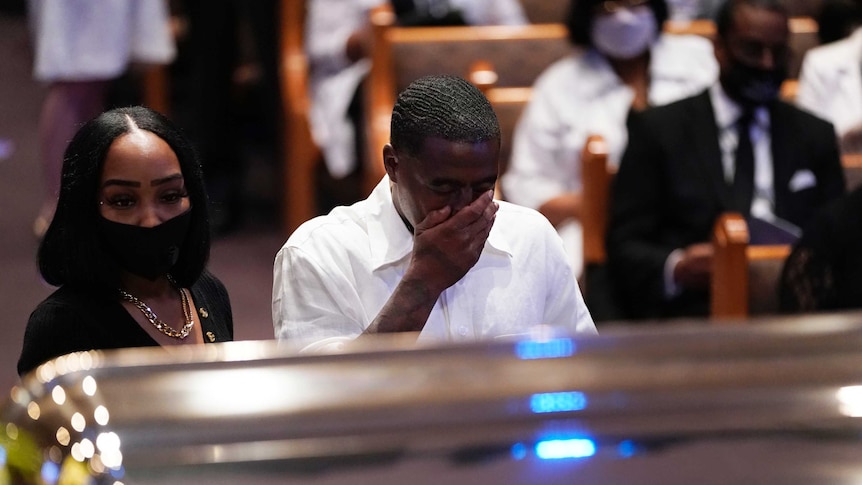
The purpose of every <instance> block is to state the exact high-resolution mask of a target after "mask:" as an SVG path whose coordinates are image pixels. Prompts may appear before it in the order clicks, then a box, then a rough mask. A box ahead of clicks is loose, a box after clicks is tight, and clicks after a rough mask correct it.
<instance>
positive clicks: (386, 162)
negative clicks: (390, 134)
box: [383, 143, 399, 183]
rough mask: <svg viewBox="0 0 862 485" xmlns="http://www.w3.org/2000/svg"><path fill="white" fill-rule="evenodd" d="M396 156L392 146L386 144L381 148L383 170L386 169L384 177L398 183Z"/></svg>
mask: <svg viewBox="0 0 862 485" xmlns="http://www.w3.org/2000/svg"><path fill="white" fill-rule="evenodd" d="M398 163H399V162H398V155H397V154H396V153H395V149H394V148H392V145H390V144H388V143H387V144H386V145H384V146H383V168H384V169H386V175H388V176H389V180H390V181H392V182H395V183H398Z"/></svg>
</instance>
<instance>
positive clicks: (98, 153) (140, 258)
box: [18, 107, 233, 375]
mask: <svg viewBox="0 0 862 485" xmlns="http://www.w3.org/2000/svg"><path fill="white" fill-rule="evenodd" d="M209 232H210V227H209V213H208V208H207V197H206V191H205V188H204V183H203V177H202V175H201V167H200V163H199V161H198V159H197V157H196V155H195V151H194V149H193V148H192V146H191V144H190V143H189V142H188V140H186V139H185V138H184V136H183V135H182V134H181V133H180V132H179V130H178V129H177V128H176V127H175V126H174V125H173V124H172V123H171V122H170V121H168V120H167V118H165V117H164V116H162V115H160V114H158V113H156V112H155V111H152V110H150V109H148V108H144V107H131V108H118V109H114V110H111V111H108V112H106V113H103V114H101V115H100V116H99V117H97V118H95V119H94V120H91V121H90V122H88V123H86V124H85V125H84V126H83V127H81V129H80V130H79V131H78V132H77V134H75V136H74V138H73V139H72V141H71V143H69V147H68V149H67V150H66V151H65V158H64V161H63V172H62V183H61V186H60V196H59V201H58V204H57V211H56V214H55V215H54V218H53V219H52V221H51V224H50V225H49V226H48V230H47V232H46V233H45V237H44V238H43V239H42V244H41V246H40V247H39V271H40V272H41V274H42V276H43V277H44V278H45V281H46V282H48V283H49V284H51V285H54V286H58V287H59V288H58V289H57V291H55V292H54V293H52V294H51V295H50V296H49V297H48V298H46V299H45V300H44V301H43V302H42V303H40V304H39V305H38V306H37V307H36V309H35V310H34V311H33V313H32V314H31V315H30V319H29V321H28V322H27V330H26V332H25V334H24V344H23V349H22V351H21V358H20V360H19V361H18V374H19V375H24V374H25V373H27V372H29V371H30V370H32V369H34V368H35V367H36V366H37V365H39V364H41V363H42V362H45V361H47V360H49V359H52V358H54V357H59V356H61V355H65V354H68V353H70V352H75V351H85V350H93V349H117V348H126V347H145V346H172V345H181V344H203V343H205V342H219V341H221V342H223V341H228V340H232V339H233V315H232V312H231V306H230V300H229V298H228V295H227V290H226V289H225V287H224V285H222V283H221V282H220V281H219V280H218V279H216V278H215V277H214V276H213V275H211V274H210V273H209V272H207V271H206V265H207V261H208V260H209V252H210V234H209Z"/></svg>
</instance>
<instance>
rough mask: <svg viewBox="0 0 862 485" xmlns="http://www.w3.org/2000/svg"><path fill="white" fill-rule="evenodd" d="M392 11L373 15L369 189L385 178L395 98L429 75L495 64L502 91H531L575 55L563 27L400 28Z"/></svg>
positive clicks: (368, 107)
mask: <svg viewBox="0 0 862 485" xmlns="http://www.w3.org/2000/svg"><path fill="white" fill-rule="evenodd" d="M394 22H395V15H394V13H393V12H392V10H391V7H389V6H388V5H384V6H381V7H378V8H377V9H375V10H374V11H373V12H372V14H371V24H372V30H373V48H372V55H371V61H372V67H371V73H370V74H369V77H368V81H367V83H366V103H365V109H366V126H367V130H368V132H367V134H366V139H367V140H368V143H367V146H368V150H369V153H368V156H367V163H368V166H367V170H366V171H365V173H366V176H367V178H366V184H365V185H366V189H367V190H371V189H372V188H373V187H374V185H376V184H377V182H378V181H379V180H380V177H381V176H382V175H383V173H384V170H383V161H382V155H381V149H382V147H383V145H384V144H385V143H388V141H389V120H390V116H391V114H392V107H393V106H394V105H395V97H396V96H397V94H398V92H400V91H401V90H402V89H404V88H405V87H406V86H407V85H408V84H409V83H410V82H412V81H413V80H415V79H417V78H419V77H422V76H424V75H429V74H453V75H458V76H468V74H469V73H470V69H471V66H472V65H473V63H475V62H476V61H478V60H485V61H487V62H490V63H491V64H493V66H494V68H495V70H496V73H497V79H496V83H495V84H496V86H498V87H527V86H531V85H532V84H533V81H534V80H535V79H536V77H537V76H538V75H539V74H540V73H541V72H542V71H543V70H544V69H545V68H546V67H547V66H549V65H550V64H551V63H553V62H554V61H556V60H557V59H559V58H561V57H563V56H564V55H566V54H567V53H568V52H570V49H571V46H570V45H569V43H568V40H567V33H566V28H565V27H564V26H563V25H562V24H542V25H524V26H458V27H399V26H396V25H395V24H394Z"/></svg>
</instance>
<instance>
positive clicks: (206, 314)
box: [198, 307, 210, 318]
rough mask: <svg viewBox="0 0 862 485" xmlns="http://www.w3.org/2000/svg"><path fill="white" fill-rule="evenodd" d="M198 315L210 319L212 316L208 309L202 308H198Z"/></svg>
mask: <svg viewBox="0 0 862 485" xmlns="http://www.w3.org/2000/svg"><path fill="white" fill-rule="evenodd" d="M198 315H200V316H201V318H208V317H209V316H210V312H208V311H207V309H206V308H204V307H200V308H198Z"/></svg>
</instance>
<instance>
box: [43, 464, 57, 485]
mask: <svg viewBox="0 0 862 485" xmlns="http://www.w3.org/2000/svg"><path fill="white" fill-rule="evenodd" d="M59 478H60V465H58V464H57V463H54V462H53V461H46V462H44V463H42V480H43V481H44V482H45V483H57V479H59Z"/></svg>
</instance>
